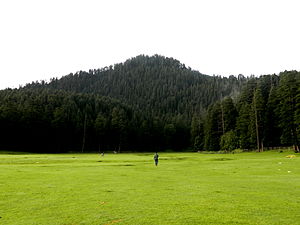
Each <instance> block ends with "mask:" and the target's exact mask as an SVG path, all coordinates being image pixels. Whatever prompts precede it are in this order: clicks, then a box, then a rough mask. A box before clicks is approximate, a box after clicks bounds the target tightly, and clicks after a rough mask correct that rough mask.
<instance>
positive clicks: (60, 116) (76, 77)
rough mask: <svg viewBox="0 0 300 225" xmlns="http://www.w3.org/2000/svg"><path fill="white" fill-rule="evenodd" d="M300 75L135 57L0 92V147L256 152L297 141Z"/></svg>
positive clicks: (58, 149) (293, 143)
mask: <svg viewBox="0 0 300 225" xmlns="http://www.w3.org/2000/svg"><path fill="white" fill-rule="evenodd" d="M299 77H300V75H299V73H298V72H296V71H289V72H288V71H286V72H283V73H281V74H279V75H278V76H277V75H266V76H261V77H260V78H254V77H251V78H245V77H244V76H242V75H239V76H238V77H234V76H230V77H229V78H225V77H224V78H222V77H220V76H207V75H203V74H201V73H199V72H197V71H193V70H191V69H190V68H186V66H185V65H184V64H181V63H180V62H179V61H177V60H175V59H172V58H165V57H162V56H158V55H155V56H152V57H149V56H143V55H141V56H138V57H135V58H132V59H130V60H128V61H126V62H124V63H121V64H116V65H114V66H110V67H106V68H102V69H98V70H90V71H89V72H83V71H80V72H78V73H76V74H69V75H67V76H64V77H62V78H61V79H57V78H53V79H52V80H51V81H50V82H48V83H47V82H44V81H41V82H33V83H31V84H28V85H26V86H25V87H22V88H19V89H14V90H11V89H6V90H2V91H0V125H1V131H0V132H1V134H0V135H1V136H0V137H1V141H0V148H1V149H16V150H19V151H20V150H31V151H32V150H35V151H37V152H44V151H51V152H64V151H72V150H73V151H95V150H97V151H106V150H115V151H123V150H129V151H152V150H164V149H173V150H183V149H187V148H193V149H195V150H208V151H216V150H220V149H222V150H228V151H229V150H233V149H235V148H243V149H253V148H257V149H259V150H262V149H263V147H264V146H268V147H272V146H281V145H294V146H295V149H297V146H298V145H299V143H298V139H299V133H300V128H299V124H300V115H299V114H300V109H299V108H300V100H299V98H300V89H299V87H300V78H299Z"/></svg>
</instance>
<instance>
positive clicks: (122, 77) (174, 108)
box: [25, 55, 246, 121]
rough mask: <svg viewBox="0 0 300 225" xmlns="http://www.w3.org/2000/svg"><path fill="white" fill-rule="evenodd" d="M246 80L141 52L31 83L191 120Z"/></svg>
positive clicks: (143, 110) (161, 116)
mask: <svg viewBox="0 0 300 225" xmlns="http://www.w3.org/2000/svg"><path fill="white" fill-rule="evenodd" d="M245 81H246V79H245V78H244V77H243V76H240V77H239V78H236V77H234V76H231V77H229V78H221V77H217V76H207V75H203V74H201V73H199V72H197V71H193V70H191V69H190V68H186V67H185V65H184V64H182V63H180V62H179V61H178V60H175V59H173V58H166V57H163V56H158V55H155V56H152V57H149V56H144V55H140V56H137V57H135V58H132V59H130V60H127V61H126V62H124V63H120V64H116V65H114V66H110V67H106V68H103V69H97V70H90V71H89V72H82V71H80V72H78V73H76V74H70V75H67V76H65V77H63V78H61V79H53V80H52V81H51V82H50V83H49V84H46V83H45V84H44V85H42V84H36V83H33V84H30V85H27V86H26V87H25V88H33V87H42V88H51V89H60V90H65V91H72V92H79V93H93V94H99V95H102V96H108V97H112V98H115V99H118V100H120V101H122V102H123V103H125V104H128V105H130V106H132V107H133V108H134V109H135V110H137V111H140V112H142V113H143V114H144V115H145V116H158V117H160V118H165V119H167V118H169V117H170V116H171V117H174V116H178V115H181V117H183V118H184V120H185V121H190V120H191V117H192V115H193V114H194V113H200V112H202V111H203V110H205V109H206V108H207V107H208V106H209V105H210V104H212V103H213V102H215V101H217V100H219V99H221V98H222V97H225V96H233V95H234V96H235V95H237V94H238V93H239V92H240V90H241V87H242V86H243V84H244V83H245Z"/></svg>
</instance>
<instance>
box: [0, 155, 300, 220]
mask: <svg viewBox="0 0 300 225" xmlns="http://www.w3.org/2000/svg"><path fill="white" fill-rule="evenodd" d="M291 154H293V155H294V153H292V152H283V153H278V152H275V151H269V152H264V153H240V154H199V153H160V161H159V165H158V167H155V166H154V162H153V154H152V153H151V154H142V153H136V154H106V155H105V156H104V157H101V156H100V155H99V154H60V155H55V154H5V153H2V154H0V224H3V225H4V224H9V225H12V224H18V225H24V224H25V225H33V224H35V225H47V224H49V225H56V224H57V225H83V224H86V225H93V224H97V225H110V224H114V225H119V224H120V225H121V224H130V225H133V224H138V225H144V224H153V225H154V224H155V225H157V224H166V225H169V224H180V225H182V224H201V225H202V224H211V225H212V224H226V225H227V224H249V225H253V224H270V225H276V224H278V225H293V224H300V211H299V210H300V155H299V154H297V155H296V157H292V158H287V157H286V156H287V155H291Z"/></svg>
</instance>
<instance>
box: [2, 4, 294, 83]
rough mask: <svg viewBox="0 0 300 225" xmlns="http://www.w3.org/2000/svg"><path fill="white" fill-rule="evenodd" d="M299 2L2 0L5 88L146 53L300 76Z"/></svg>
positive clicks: (195, 65) (227, 69) (228, 70)
mask: <svg viewBox="0 0 300 225" xmlns="http://www.w3.org/2000/svg"><path fill="white" fill-rule="evenodd" d="M299 9H300V3H299V1H298V0H226V1H224V0H194V1H193V0H182V1H178V0H151V1H150V0H26V1H24V0H1V1H0V89H2V88H6V87H18V86H19V85H24V84H25V83H28V82H31V81H35V80H43V79H45V80H49V78H51V77H61V76H63V75H66V74H69V73H70V72H76V71H79V70H88V69H94V68H101V67H104V66H109V65H112V64H115V63H119V62H123V61H125V60H126V59H128V58H131V57H134V56H136V55H139V54H147V55H153V54H160V55H164V56H167V57H173V58H176V59H178V60H180V61H181V62H182V63H185V64H186V66H190V67H191V68H192V69H195V70H199V71H200V72H202V73H205V74H208V75H213V74H215V75H223V76H228V75H231V74H232V75H238V74H244V75H251V74H254V75H261V74H270V73H279V72H280V71H284V70H292V69H296V70H300V56H299V54H300V25H299V22H300V13H299Z"/></svg>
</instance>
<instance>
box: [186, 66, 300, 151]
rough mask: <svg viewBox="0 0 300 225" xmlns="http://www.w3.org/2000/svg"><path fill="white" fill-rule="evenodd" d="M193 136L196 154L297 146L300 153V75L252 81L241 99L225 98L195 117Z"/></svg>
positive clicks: (243, 91)
mask: <svg viewBox="0 0 300 225" xmlns="http://www.w3.org/2000/svg"><path fill="white" fill-rule="evenodd" d="M191 136H192V142H193V144H194V148H195V149H196V150H206V151H215V150H224V151H232V150H234V149H237V148H241V149H257V150H258V151H263V150H264V148H266V147H274V146H293V147H294V150H295V152H299V138H300V73H299V72H297V71H285V72H282V73H280V74H279V76H276V75H266V76H261V77H260V78H252V79H250V80H249V81H248V82H247V84H246V85H245V87H244V89H243V90H242V92H241V94H240V95H239V96H238V98H236V99H232V98H230V97H225V98H224V99H222V100H220V101H217V102H215V103H214V104H212V105H211V106H210V107H209V108H208V110H207V113H206V114H205V115H195V116H194V117H193V121H192V124H191Z"/></svg>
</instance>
